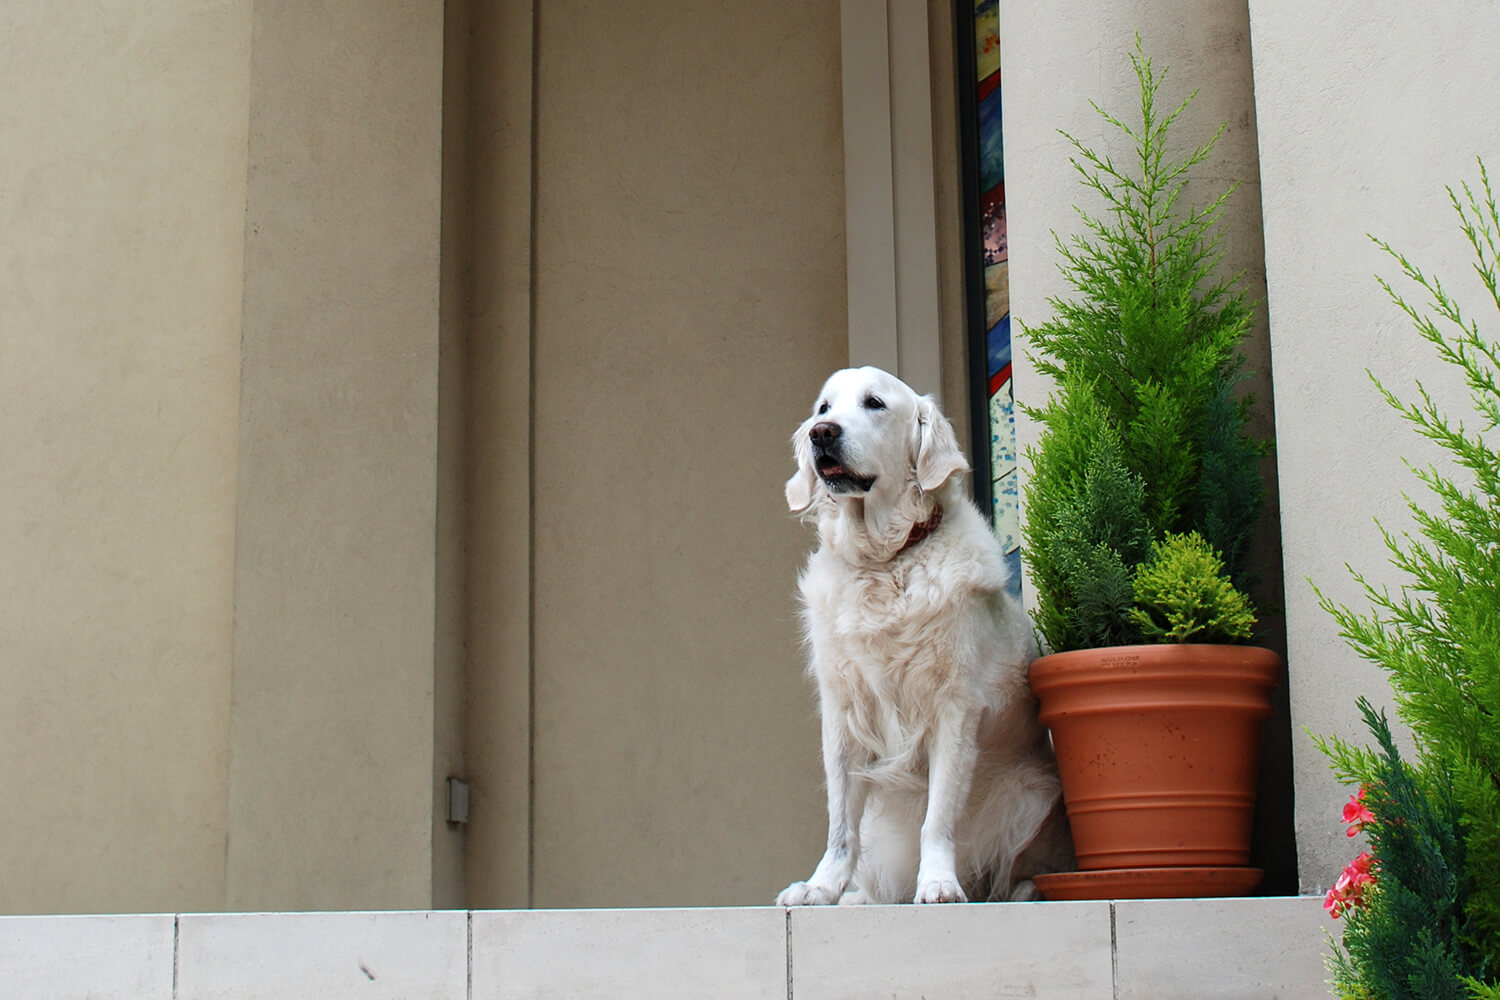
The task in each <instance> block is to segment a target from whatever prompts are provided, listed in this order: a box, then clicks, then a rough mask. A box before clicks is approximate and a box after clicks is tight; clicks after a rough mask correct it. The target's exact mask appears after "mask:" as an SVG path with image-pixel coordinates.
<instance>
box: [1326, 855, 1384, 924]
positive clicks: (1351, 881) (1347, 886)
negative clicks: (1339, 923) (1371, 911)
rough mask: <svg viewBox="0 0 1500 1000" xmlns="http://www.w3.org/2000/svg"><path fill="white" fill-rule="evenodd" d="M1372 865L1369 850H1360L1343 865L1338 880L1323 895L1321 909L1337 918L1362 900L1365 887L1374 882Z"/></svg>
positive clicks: (1373, 863) (1373, 862)
mask: <svg viewBox="0 0 1500 1000" xmlns="http://www.w3.org/2000/svg"><path fill="white" fill-rule="evenodd" d="M1374 865H1375V859H1374V858H1372V857H1371V856H1370V852H1369V851H1360V852H1359V857H1357V858H1355V859H1354V860H1353V861H1351V862H1349V864H1348V865H1347V866H1345V868H1344V870H1343V872H1341V873H1340V874H1339V877H1338V881H1336V882H1334V883H1333V888H1332V889H1329V890H1328V895H1326V896H1324V897H1323V909H1325V910H1327V911H1328V912H1329V914H1330V915H1332V916H1333V917H1334V918H1335V919H1337V918H1338V917H1341V916H1343V915H1344V914H1345V913H1347V912H1348V911H1349V910H1350V909H1352V908H1353V907H1356V906H1359V905H1360V903H1362V902H1364V895H1365V888H1366V887H1367V886H1370V885H1373V884H1374V883H1375V874H1374V871H1373V870H1372V869H1373V868H1374Z"/></svg>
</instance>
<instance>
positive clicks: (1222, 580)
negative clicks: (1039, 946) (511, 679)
mask: <svg viewBox="0 0 1500 1000" xmlns="http://www.w3.org/2000/svg"><path fill="white" fill-rule="evenodd" d="M1131 64H1132V66H1133V67H1134V69H1135V74H1136V77H1137V79H1138V81H1139V84H1140V117H1139V119H1138V120H1137V122H1136V124H1134V125H1133V126H1131V125H1126V124H1125V123H1124V122H1123V121H1121V120H1120V119H1119V118H1116V117H1115V116H1113V115H1111V114H1109V113H1108V112H1106V111H1104V110H1103V109H1101V108H1099V106H1098V105H1094V108H1095V110H1096V111H1098V112H1099V114H1100V115H1101V116H1102V117H1103V118H1104V120H1105V121H1106V122H1108V123H1109V124H1110V125H1111V126H1113V127H1114V128H1115V129H1117V130H1119V131H1120V132H1122V133H1123V134H1124V135H1125V136H1126V137H1128V138H1129V140H1130V141H1131V142H1132V143H1133V144H1134V148H1135V156H1134V157H1133V158H1132V159H1131V161H1130V165H1129V166H1128V167H1125V166H1117V165H1116V163H1115V162H1114V161H1113V160H1112V159H1111V158H1110V157H1108V156H1104V155H1101V154H1099V153H1096V152H1095V151H1093V150H1091V149H1089V148H1087V147H1086V146H1084V145H1083V144H1082V143H1080V142H1079V141H1078V140H1076V139H1074V138H1073V137H1072V136H1070V135H1068V134H1067V133H1063V135H1064V136H1065V137H1066V138H1067V139H1068V140H1069V141H1070V142H1071V143H1072V144H1073V147H1074V149H1075V150H1076V151H1077V154H1078V155H1077V157H1076V158H1074V159H1073V160H1072V163H1073V166H1074V168H1075V169H1076V170H1077V171H1078V173H1079V175H1080V177H1081V178H1082V181H1083V184H1084V186H1085V187H1086V188H1088V189H1090V190H1092V191H1094V192H1097V193H1098V194H1099V195H1101V196H1102V197H1103V199H1104V202H1105V211H1104V212H1103V213H1100V214H1090V213H1088V212H1085V211H1083V210H1081V209H1080V210H1079V215H1080V216H1081V218H1082V220H1083V233H1082V234H1081V235H1079V236H1076V237H1074V238H1073V239H1072V240H1070V241H1068V242H1064V241H1063V240H1062V239H1060V238H1058V237H1056V235H1055V234H1054V239H1056V241H1057V247H1058V251H1059V253H1060V254H1061V256H1062V269H1063V271H1064V273H1065V274H1066V275H1067V277H1068V279H1069V281H1070V283H1071V284H1072V286H1073V288H1074V290H1075V291H1076V293H1077V295H1076V296H1075V297H1074V298H1072V299H1069V300H1063V299H1058V298H1054V299H1052V300H1050V302H1049V304H1050V305H1051V306H1052V308H1053V310H1054V313H1055V315H1054V318H1053V319H1052V320H1051V321H1049V322H1047V323H1045V324H1042V325H1039V326H1035V327H1029V328H1027V334H1028V336H1029V338H1030V342H1031V349H1032V355H1033V357H1034V359H1035V360H1036V364H1037V368H1038V370H1039V371H1041V372H1042V373H1044V374H1046V375H1049V376H1051V377H1052V378H1053V379H1054V381H1055V384H1056V388H1055V391H1054V393H1053V394H1052V396H1051V397H1050V398H1049V399H1048V401H1047V402H1046V404H1045V405H1044V406H1042V407H1040V408H1028V410H1027V412H1028V413H1029V415H1030V416H1032V417H1033V418H1034V419H1036V420H1037V421H1038V422H1039V423H1040V425H1041V427H1042V434H1041V437H1040V440H1039V441H1038V443H1037V444H1036V445H1035V446H1033V447H1031V448H1028V450H1027V457H1028V458H1029V460H1030V462H1031V467H1032V472H1031V476H1030V479H1029V480H1028V482H1027V484H1026V488H1025V496H1026V509H1027V524H1026V528H1025V539H1026V543H1027V546H1026V552H1027V560H1026V562H1027V565H1028V568H1029V573H1030V577H1031V582H1032V585H1033V586H1034V588H1035V593H1036V607H1035V611H1034V618H1035V621H1036V625H1037V629H1038V631H1039V633H1040V634H1041V638H1042V641H1043V646H1044V649H1046V650H1047V651H1048V652H1049V655H1046V656H1043V657H1041V658H1040V659H1038V660H1037V661H1036V662H1035V664H1034V665H1033V666H1032V669H1031V683H1032V689H1033V691H1034V692H1035V693H1036V695H1037V697H1038V699H1039V701H1040V705H1041V718H1042V721H1043V722H1044V723H1045V724H1047V725H1048V727H1049V728H1050V729H1051V731H1052V736H1053V742H1054V746H1055V748H1056V751H1057V756H1058V765H1059V770H1060V772H1061V775H1062V784H1063V797H1064V802H1065V805H1066V806H1067V810H1068V816H1069V820H1070V823H1071V825H1072V828H1073V836H1074V842H1075V844H1076V846H1077V857H1078V867H1079V869H1080V872H1079V873H1074V874H1068V875H1058V876H1050V877H1048V882H1049V884H1048V885H1043V884H1042V882H1043V880H1042V879H1038V887H1039V888H1041V889H1042V891H1043V892H1044V893H1046V894H1048V895H1049V896H1051V897H1054V898H1063V897H1067V898H1083V897H1093V896H1100V895H1108V896H1132V895H1188V894H1191V895H1219V894H1231V893H1236V892H1247V891H1249V889H1251V888H1253V886H1254V884H1255V883H1256V882H1257V881H1258V879H1259V876H1260V873H1259V872H1258V871H1256V870H1255V869H1249V868H1246V867H1245V866H1246V865H1247V863H1248V860H1249V840H1250V828H1251V822H1252V819H1253V813H1254V789H1255V779H1256V772H1257V770H1258V767H1259V750H1260V729H1261V723H1262V721H1263V720H1264V719H1265V717H1267V716H1268V715H1270V713H1271V701H1270V694H1271V691H1272V689H1273V687H1274V685H1275V683H1276V681H1277V679H1278V678H1279V676H1280V670H1281V663H1280V659H1279V657H1277V656H1276V654H1274V653H1273V652H1271V651H1269V650H1265V649H1259V648H1256V647H1253V646H1249V645H1245V644H1244V643H1246V642H1247V640H1249V639H1250V638H1251V636H1252V631H1253V627H1254V623H1255V613H1254V608H1253V606H1252V605H1251V603H1250V601H1249V599H1248V598H1247V597H1246V596H1245V593H1244V591H1245V586H1246V582H1247V578H1248V572H1247V565H1246V564H1247V555H1248V549H1249V541H1250V537H1251V532H1252V529H1253V527H1254V525H1255V521H1256V519H1257V518H1258V516H1259V514H1260V509H1261V506H1262V503H1263V500H1264V495H1265V490H1264V486H1263V484H1262V482H1261V478H1260V470H1259V465H1260V461H1261V459H1262V457H1263V456H1265V455H1266V454H1267V452H1268V450H1269V443H1268V442H1264V441H1260V440H1257V439H1255V438H1254V437H1253V436H1252V435H1251V434H1250V433H1249V430H1248V426H1247V425H1248V420H1249V401H1248V400H1247V399H1246V398H1243V397H1242V396H1241V395H1239V393H1238V392H1237V389H1238V388H1239V386H1240V385H1241V383H1243V381H1244V380H1245V378H1246V373H1245V370H1244V358H1243V356H1242V355H1241V353H1240V344H1241V342H1242V341H1243V339H1244V337H1245V335H1246V334H1247V332H1248V331H1249V328H1250V325H1251V323H1252V320H1253V315H1254V314H1253V309H1252V306H1251V305H1250V303H1249V302H1247V300H1246V298H1245V295H1244V293H1243V292H1242V291H1241V290H1239V288H1238V287H1237V286H1238V280H1237V278H1231V279H1222V278H1216V277H1215V274H1214V272H1215V271H1216V269H1217V267H1218V265H1219V263H1220V261H1221V258H1222V253H1221V251H1220V250H1219V240H1220V235H1221V226H1220V221H1221V214H1222V210H1223V207H1224V204H1225V201H1226V199H1227V198H1228V197H1229V195H1230V194H1231V193H1232V192H1233V190H1234V189H1233V188H1232V187H1231V188H1230V189H1229V190H1227V191H1225V192H1223V193H1222V194H1220V195H1219V196H1218V197H1217V198H1216V199H1215V200H1213V201H1212V202H1210V203H1209V204H1208V205H1207V207H1204V208H1186V209H1184V208H1183V207H1182V194H1183V189H1184V186H1185V185H1186V182H1187V176H1188V173H1189V171H1190V170H1191V169H1192V168H1193V167H1195V166H1197V165H1198V164H1200V163H1202V162H1203V161H1204V160H1205V159H1206V158H1207V157H1208V155H1209V153H1210V151H1211V150H1212V149H1213V147H1214V144H1215V142H1216V141H1217V140H1218V138H1219V136H1220V135H1221V134H1222V133H1223V127H1222V126H1221V127H1220V129H1219V131H1218V132H1217V133H1215V134H1214V136H1213V137H1211V138H1210V139H1209V140H1208V141H1207V142H1206V143H1204V144H1203V145H1201V146H1198V147H1197V148H1196V149H1194V150H1192V151H1191V152H1190V153H1188V154H1187V155H1186V156H1184V157H1182V158H1180V159H1174V158H1172V156H1171V153H1170V150H1169V147H1168V136H1169V133H1170V132H1171V129H1172V126H1173V125H1174V123H1175V122H1176V121H1177V118H1178V116H1179V115H1181V113H1182V111H1183V110H1184V109H1185V108H1186V107H1187V106H1188V104H1189V103H1191V101H1192V100H1193V95H1190V96H1189V97H1188V98H1187V100H1185V101H1183V102H1182V104H1180V105H1178V106H1177V108H1176V110H1174V111H1171V112H1170V113H1165V114H1164V113H1163V112H1162V110H1161V108H1160V106H1159V105H1158V103H1157V98H1158V92H1159V89H1160V87H1161V84H1162V81H1163V80H1164V79H1165V78H1166V75H1167V74H1166V71H1165V70H1163V71H1162V72H1161V73H1160V74H1157V73H1155V72H1154V71H1153V69H1152V65H1151V61H1150V60H1149V59H1146V58H1145V57H1144V55H1143V54H1142V52H1141V43H1140V38H1139V36H1137V38H1136V49H1135V52H1134V53H1133V54H1132V55H1131Z"/></svg>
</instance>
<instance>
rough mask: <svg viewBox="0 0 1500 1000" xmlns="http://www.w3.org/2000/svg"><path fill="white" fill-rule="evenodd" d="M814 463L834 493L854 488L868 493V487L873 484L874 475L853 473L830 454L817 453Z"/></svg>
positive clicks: (846, 491)
mask: <svg viewBox="0 0 1500 1000" xmlns="http://www.w3.org/2000/svg"><path fill="white" fill-rule="evenodd" d="M815 464H816V465H817V468H818V475H819V476H820V477H821V478H822V480H823V482H825V483H827V484H828V488H829V489H830V490H832V491H833V492H835V493H851V492H853V491H855V490H858V491H859V492H861V493H868V492H870V487H872V486H874V485H875V477H874V476H858V475H855V474H854V473H852V472H850V471H849V470H848V469H846V468H844V466H843V464H842V463H841V462H840V461H839V460H838V459H836V458H834V457H833V456H832V455H819V456H818V457H817V460H816V463H815Z"/></svg>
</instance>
